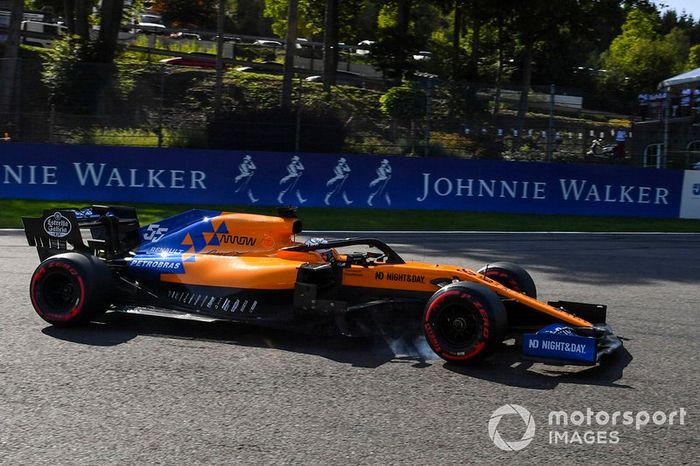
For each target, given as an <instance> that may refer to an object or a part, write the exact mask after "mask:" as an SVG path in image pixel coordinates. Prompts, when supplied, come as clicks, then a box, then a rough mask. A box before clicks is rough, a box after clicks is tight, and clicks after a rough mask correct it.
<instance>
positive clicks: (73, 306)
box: [29, 252, 112, 327]
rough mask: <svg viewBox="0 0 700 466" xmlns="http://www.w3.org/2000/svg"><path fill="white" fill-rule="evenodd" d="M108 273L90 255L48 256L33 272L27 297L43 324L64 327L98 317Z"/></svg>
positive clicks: (107, 295)
mask: <svg viewBox="0 0 700 466" xmlns="http://www.w3.org/2000/svg"><path fill="white" fill-rule="evenodd" d="M111 289H112V274H111V272H110V270H109V267H107V265H106V264H105V263H104V262H102V261H101V260H99V259H97V258H96V257H94V256H89V255H85V254H78V253H75V252H69V253H65V254H59V255H56V256H52V257H49V258H48V259H46V260H45V261H43V262H42V263H41V264H39V267H37V269H36V270H35V271H34V274H33V275H32V280H31V283H30V286H29V294H30V297H31V300H32V305H33V306H34V310H35V311H36V312H37V314H39V317H41V318H42V319H44V320H45V321H46V322H48V323H50V324H53V325H56V326H61V327H68V326H74V325H80V324H84V323H86V322H89V321H90V319H92V318H95V317H97V316H99V315H100V314H102V313H103V312H104V311H105V309H106V307H107V305H108V303H109V298H110V294H111V293H110V290H111Z"/></svg>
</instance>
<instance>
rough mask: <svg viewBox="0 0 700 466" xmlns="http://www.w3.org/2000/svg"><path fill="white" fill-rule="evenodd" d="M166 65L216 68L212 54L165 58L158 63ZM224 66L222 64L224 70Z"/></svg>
mask: <svg viewBox="0 0 700 466" xmlns="http://www.w3.org/2000/svg"><path fill="white" fill-rule="evenodd" d="M160 62H161V63H164V64H166V65H178V66H194V67H197V68H207V69H214V68H216V55H214V54H213V53H203V52H192V53H189V54H187V55H185V56H182V57H173V58H165V59H163V60H161V61H160ZM225 67H226V64H224V68H225Z"/></svg>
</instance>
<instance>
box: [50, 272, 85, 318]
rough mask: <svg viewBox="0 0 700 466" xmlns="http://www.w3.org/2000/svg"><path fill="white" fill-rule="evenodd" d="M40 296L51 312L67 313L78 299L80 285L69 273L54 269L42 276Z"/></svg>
mask: <svg viewBox="0 0 700 466" xmlns="http://www.w3.org/2000/svg"><path fill="white" fill-rule="evenodd" d="M41 298H42V301H44V303H45V304H46V306H47V307H48V308H49V309H50V312H51V313H52V314H67V313H70V312H72V311H73V309H75V307H76V306H77V305H78V303H79V301H80V287H79V284H78V283H77V282H76V280H75V279H74V278H73V277H72V276H71V275H70V274H69V273H66V272H63V271H60V272H59V271H55V272H53V273H50V274H48V275H47V276H46V278H44V280H43V283H42V286H41Z"/></svg>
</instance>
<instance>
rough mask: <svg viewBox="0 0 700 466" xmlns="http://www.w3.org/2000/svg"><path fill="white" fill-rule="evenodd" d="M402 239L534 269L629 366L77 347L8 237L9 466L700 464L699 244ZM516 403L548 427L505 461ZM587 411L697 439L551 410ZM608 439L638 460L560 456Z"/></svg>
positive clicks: (122, 339) (470, 258) (208, 335)
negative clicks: (670, 418)
mask: <svg viewBox="0 0 700 466" xmlns="http://www.w3.org/2000/svg"><path fill="white" fill-rule="evenodd" d="M383 239H385V240H387V241H389V242H391V243H393V244H395V245H397V249H398V251H399V252H400V253H402V254H404V255H405V256H407V257H408V258H413V259H419V260H427V261H433V262H437V263H443V262H445V263H458V264H463V265H465V266H467V267H470V268H477V267H480V266H482V265H483V264H485V263H487V262H493V261H496V260H509V261H513V262H517V263H519V264H521V265H523V266H524V267H526V268H527V269H528V270H529V271H530V272H531V274H532V275H533V277H534V279H535V282H536V283H537V286H538V289H539V293H540V297H541V298H544V299H554V298H562V299H568V300H579V301H587V302H599V303H605V304H608V305H609V321H610V322H611V323H612V325H613V326H614V328H615V329H616V331H617V333H618V334H619V335H620V336H621V337H623V338H624V344H625V348H624V350H622V351H621V352H620V353H619V354H617V356H616V357H615V358H614V359H612V360H610V361H608V363H607V364H605V365H603V366H600V367H597V368H588V369H586V368H581V367H574V366H564V367H557V366H546V365H543V364H531V363H527V362H522V361H521V359H520V358H519V357H518V354H519V350H518V348H517V347H515V346H514V345H508V344H506V345H504V347H503V348H502V351H500V353H499V354H498V355H497V356H495V357H493V358H492V359H490V360H489V361H488V362H486V363H484V364H481V365H479V366H476V367H470V368H459V367H454V366H451V365H449V364H446V363H444V362H443V361H441V360H435V359H431V358H430V357H429V354H426V352H425V351H421V342H420V341H416V342H386V341H383V340H372V341H368V340H357V341H355V340H349V339H343V338H318V337H313V336H304V335H298V334H294V333H291V332H283V331H272V330H262V329H256V328H252V327H248V326H241V325H233V324H228V323H209V324H207V323H199V322H185V321H180V320H169V319H163V318H155V317H146V316H135V315H123V314H108V315H107V316H105V317H104V319H103V322H102V323H95V324H92V325H90V326H88V327H85V328H81V329H58V328H54V327H51V326H49V325H47V324H46V323H44V322H43V321H42V320H40V319H39V318H38V316H37V315H36V314H35V313H34V311H33V309H32V306H31V304H30V302H29V297H28V284H29V280H30V277H31V274H32V272H33V270H34V268H35V267H36V265H37V263H38V259H37V257H36V254H35V252H34V250H33V249H31V248H29V247H27V246H25V243H24V239H23V237H21V236H19V235H17V234H7V233H5V234H0V277H2V282H1V283H2V286H1V288H0V311H1V312H2V318H1V319H0V463H2V464H12V465H14V464H31V465H41V464H46V465H55V464H99V465H103V464H202V463H207V464H280V463H283V464H331V463H334V464H360V463H361V464H508V463H510V464H522V463H530V464H573V463H585V464H610V463H623V464H626V463H629V464H650V463H651V464H659V463H666V464H697V460H698V457H700V447H698V441H699V439H700V429H698V425H699V423H700V420H699V418H698V413H699V412H700V411H699V409H700V404H699V402H698V399H699V397H698V386H699V385H700V375H698V353H699V352H700V351H699V350H700V345H699V338H698V327H697V321H698V319H699V318H700V312H699V310H698V306H699V304H700V290H699V285H700V235H642V236H634V235H594V236H591V235H571V234H569V235H557V234H552V235H541V234H500V235H489V234H463V235H459V234H456V235H401V234H391V235H385V236H384V237H383ZM421 355H422V356H421ZM426 356H427V358H426ZM513 403H515V404H518V405H521V406H523V407H525V408H527V409H528V410H529V411H530V412H531V413H532V416H533V419H534V421H535V424H536V431H535V435H534V438H533V440H532V442H531V443H530V444H529V446H527V447H526V448H525V449H523V450H520V451H517V452H513V451H502V450H500V449H498V448H496V447H495V446H494V443H493V442H492V441H491V439H490V437H489V432H488V427H487V426H488V423H489V419H490V417H491V415H492V413H493V412H494V411H495V410H496V409H497V408H499V407H500V406H502V405H505V404H513ZM588 408H590V409H591V410H592V412H593V413H598V412H601V411H606V412H607V413H609V414H610V415H612V413H614V412H615V411H632V412H633V413H634V416H642V417H641V418H640V420H641V419H643V414H641V415H639V414H637V413H638V412H639V411H647V412H649V413H650V414H653V413H654V412H655V411H663V412H665V413H667V414H668V413H670V412H671V411H673V410H679V409H680V408H683V409H684V410H685V412H686V415H685V419H684V421H685V424H684V425H679V423H678V422H679V418H678V417H676V418H675V421H676V422H675V423H674V425H654V424H653V421H652V422H650V423H649V425H646V426H641V427H640V428H639V429H636V428H635V426H627V425H620V424H618V425H615V426H611V425H610V424H607V425H603V426H600V425H598V424H597V423H596V420H595V416H594V417H593V418H592V424H593V425H592V426H587V425H586V424H584V425H583V426H581V427H577V426H572V425H569V426H568V427H562V426H559V427H557V426H554V427H553V426H550V425H548V417H549V416H548V414H549V412H550V411H552V410H564V411H567V412H568V413H572V412H573V411H582V412H583V413H586V410H587V409H588ZM678 415H680V412H679V414H678ZM600 419H601V420H603V421H604V417H603V416H602V415H601V418H600ZM619 419H620V422H622V421H621V419H622V418H619ZM659 419H660V418H659ZM497 430H498V432H499V434H500V435H501V436H502V438H503V439H504V440H506V441H511V440H520V438H521V437H522V435H523V433H524V432H525V423H524V422H523V421H522V420H521V419H520V417H519V416H517V415H507V416H505V417H503V418H502V420H501V422H500V424H498V426H497ZM590 430H592V431H595V432H598V431H601V432H604V434H596V435H601V436H603V439H608V440H609V439H610V438H611V437H615V436H616V437H617V438H618V439H619V441H618V442H617V443H614V444H613V443H595V444H593V445H588V444H585V443H584V444H579V443H578V442H577V443H575V444H563V441H562V440H559V441H558V442H557V443H556V444H555V443H553V442H551V440H552V439H551V435H553V434H552V433H551V432H553V431H558V432H559V433H560V434H561V433H562V432H565V431H566V432H568V434H567V435H569V436H570V438H571V439H574V441H575V439H576V436H575V434H574V432H578V434H579V435H581V436H582V437H585V435H586V434H585V432H586V431H590ZM613 431H614V432H617V434H616V435H613V434H612V432H613ZM587 435H589V439H590V434H587Z"/></svg>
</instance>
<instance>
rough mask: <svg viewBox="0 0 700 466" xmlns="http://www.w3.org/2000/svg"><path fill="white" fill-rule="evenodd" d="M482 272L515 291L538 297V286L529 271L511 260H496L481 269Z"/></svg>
mask: <svg viewBox="0 0 700 466" xmlns="http://www.w3.org/2000/svg"><path fill="white" fill-rule="evenodd" d="M478 273H480V274H482V275H484V276H486V277H488V278H490V279H491V280H494V281H496V282H498V283H500V284H501V285H503V286H505V287H508V288H510V289H511V290H514V291H519V292H521V293H524V294H526V295H527V296H529V297H531V298H535V299H537V287H536V286H535V282H534V280H533V279H532V277H531V276H530V274H529V273H527V271H526V270H525V269H524V268H522V267H520V266H519V265H516V264H513V263H511V262H494V263H493V264H489V265H487V266H485V267H482V268H481V269H479V272H478Z"/></svg>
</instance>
